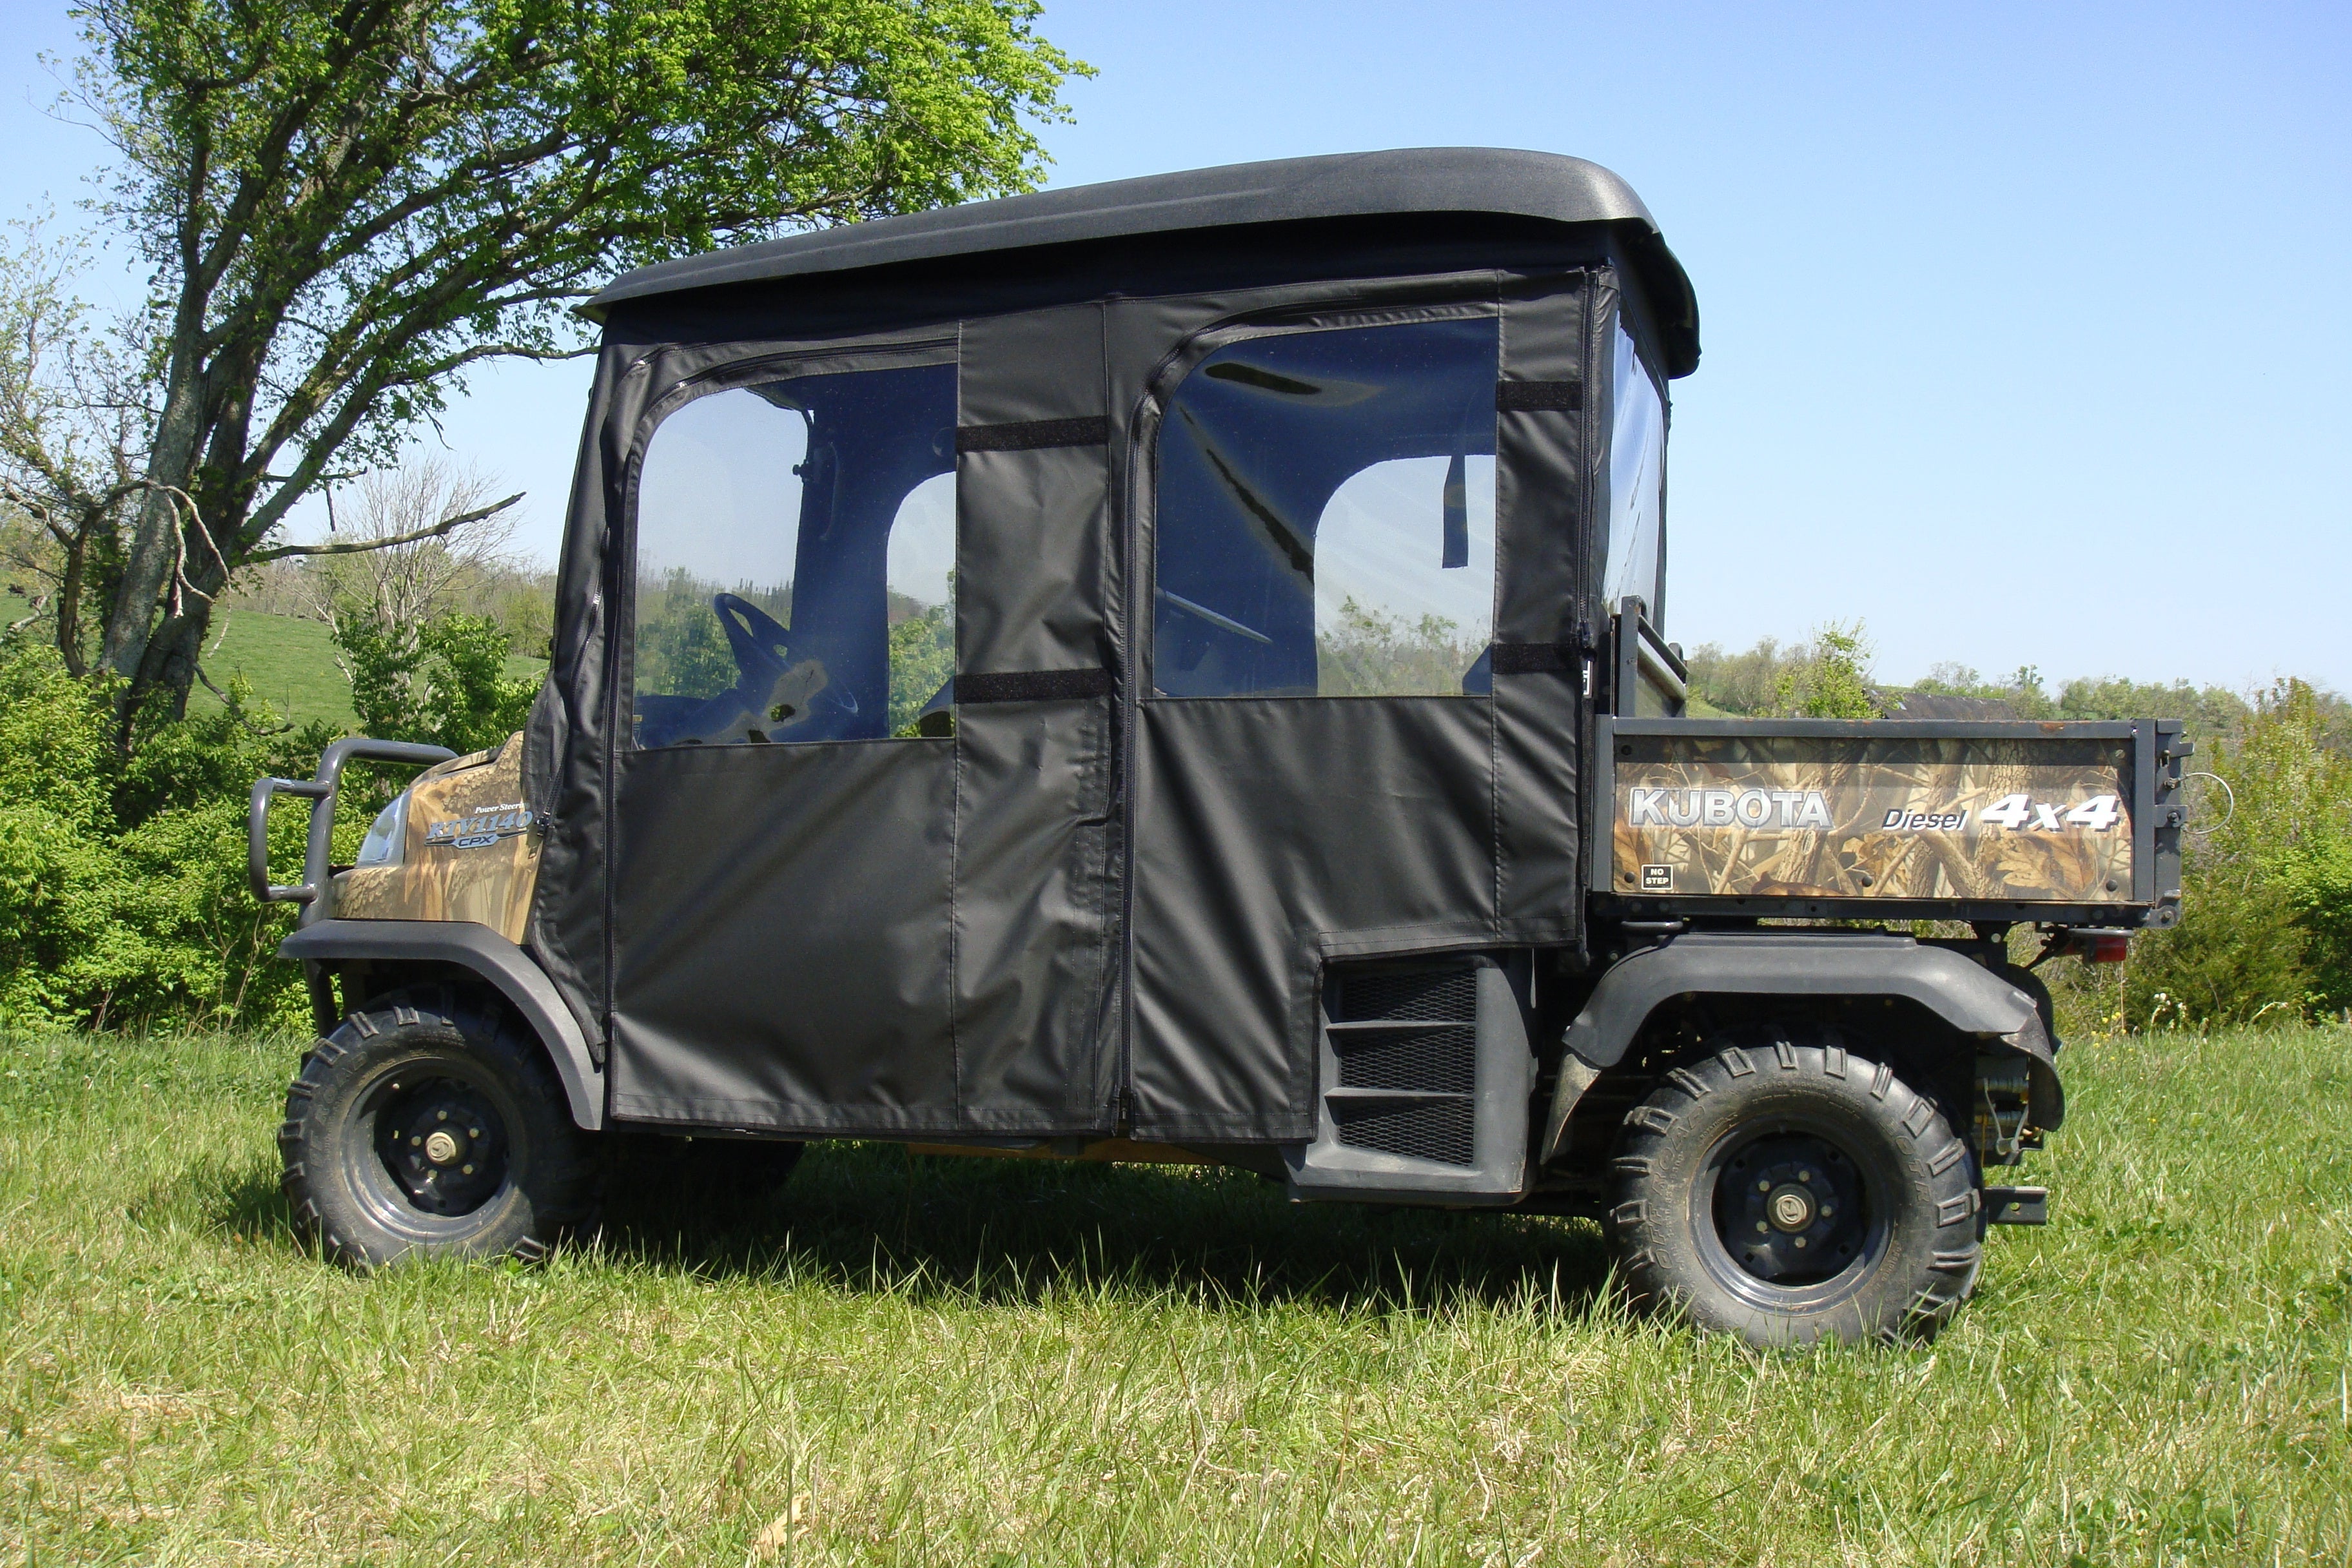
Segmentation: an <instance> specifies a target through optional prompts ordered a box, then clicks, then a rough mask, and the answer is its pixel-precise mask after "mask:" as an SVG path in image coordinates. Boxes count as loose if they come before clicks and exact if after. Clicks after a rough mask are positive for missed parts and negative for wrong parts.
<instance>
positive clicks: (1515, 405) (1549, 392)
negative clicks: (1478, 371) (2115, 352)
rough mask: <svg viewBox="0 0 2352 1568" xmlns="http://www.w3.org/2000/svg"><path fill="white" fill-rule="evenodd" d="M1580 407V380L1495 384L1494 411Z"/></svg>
mask: <svg viewBox="0 0 2352 1568" xmlns="http://www.w3.org/2000/svg"><path fill="white" fill-rule="evenodd" d="M1583 406H1584V384H1583V383H1582V382H1580V381H1501V382H1496V384H1495V407H1496V411H1497V412H1498V413H1504V414H1509V413H1528V412H1531V411H1541V410H1547V409H1550V410H1565V411H1567V412H1570V413H1573V412H1574V411H1576V410H1577V409H1580V408H1581V407H1583Z"/></svg>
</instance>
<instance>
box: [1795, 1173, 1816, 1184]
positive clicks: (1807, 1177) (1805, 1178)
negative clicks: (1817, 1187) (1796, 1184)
mask: <svg viewBox="0 0 2352 1568" xmlns="http://www.w3.org/2000/svg"><path fill="white" fill-rule="evenodd" d="M1812 1179H1813V1173H1811V1171H1800V1172H1798V1173H1797V1180H1799V1181H1801V1182H1810V1181H1811V1180H1812Z"/></svg>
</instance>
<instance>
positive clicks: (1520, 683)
mask: <svg viewBox="0 0 2352 1568" xmlns="http://www.w3.org/2000/svg"><path fill="white" fill-rule="evenodd" d="M1497 651H1499V649H1498V650H1497ZM1581 674H1582V670H1581V668H1578V670H1577V671H1576V672H1575V673H1572V674H1571V673H1570V672H1568V671H1559V672H1557V673H1549V674H1538V673H1532V672H1530V673H1521V674H1511V673H1506V672H1505V671H1504V670H1503V668H1501V665H1500V662H1499V661H1497V664H1496V670H1495V739H1496V745H1495V763H1496V778H1495V798H1496V813H1497V822H1496V837H1497V839H1498V847H1499V850H1500V853H1499V855H1498V856H1497V859H1496V864H1497V866H1498V867H1499V874H1498V887H1499V889H1500V896H1501V900H1502V928H1503V932H1504V935H1505V936H1506V937H1507V939H1508V940H1511V941H1514V942H1572V941H1574V940H1575V938H1576V934H1577V931H1578V930H1579V929H1580V926H1581V924H1582V918H1583V909H1584V892H1583V888H1584V883H1583V879H1582V878H1581V876H1580V873H1579V870H1578V867H1579V863H1580V854H1579V851H1580V840H1581V837H1582V829H1581V826H1580V825H1581V823H1582V821H1583V816H1582V809H1583V808H1582V790H1581V787H1580V784H1581V780H1580V774H1579V773H1578V762H1579V759H1580V755H1581V747H1580V743H1579V737H1580V733H1581V725H1582V722H1583V706H1584V705H1583V703H1582V701H1581V700H1580V677H1581Z"/></svg>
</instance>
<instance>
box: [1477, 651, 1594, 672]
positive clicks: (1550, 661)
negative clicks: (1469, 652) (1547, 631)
mask: <svg viewBox="0 0 2352 1568" xmlns="http://www.w3.org/2000/svg"><path fill="white" fill-rule="evenodd" d="M1492 658H1493V664H1492V668H1493V669H1494V671H1495V673H1496V675H1574V676H1577V677H1579V678H1581V677H1582V675H1583V663H1582V659H1583V655H1582V653H1581V651H1580V649H1579V648H1578V647H1576V646H1575V645H1574V644H1573V643H1549V642H1498V643H1496V645H1495V646H1494V649H1493V653H1492Z"/></svg>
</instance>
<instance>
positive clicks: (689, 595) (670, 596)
mask: <svg viewBox="0 0 2352 1568" xmlns="http://www.w3.org/2000/svg"><path fill="white" fill-rule="evenodd" d="M722 593H731V594H733V595H736V596H737V597H738V598H740V599H743V600H745V601H747V602H749V603H751V604H752V605H757V606H758V607H759V608H760V609H761V610H762V611H764V612H766V614H767V615H768V616H769V618H770V619H772V620H773V621H774V622H775V623H776V624H777V625H778V626H787V627H789V626H791V625H792V624H793V590H792V585H791V584H785V585H783V586H782V587H780V588H767V589H761V588H755V587H753V586H752V585H751V584H748V583H739V584H736V585H735V586H734V587H732V588H730V587H728V586H727V585H726V584H723V583H713V582H709V581H707V580H706V579H703V578H700V577H697V576H694V575H693V574H690V573H688V571H687V570H686V569H685V568H684V567H682V566H677V567H672V568H670V569H669V570H668V571H667V572H663V573H660V574H654V573H644V574H639V576H638V578H637V600H636V604H635V617H636V635H635V650H634V653H633V655H632V657H633V658H635V662H636V689H637V690H638V691H639V692H641V693H642V692H659V693H661V694H662V695H664V696H666V697H695V698H707V697H716V696H718V695H719V693H720V692H722V691H724V690H726V689H728V688H729V687H730V686H732V685H734V684H735V680H736V677H737V676H738V674H740V671H739V669H738V668H737V667H736V664H735V656H734V654H733V653H732V652H730V650H729V648H728V646H727V633H726V629H725V628H724V627H722V626H720V625H719V616H718V613H717V612H716V611H715V610H714V609H713V608H712V607H711V600H712V599H713V598H714V597H716V596H717V595H719V594H722Z"/></svg>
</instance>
